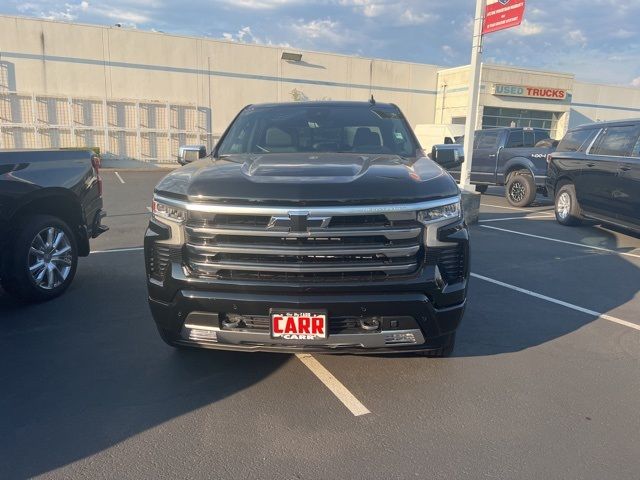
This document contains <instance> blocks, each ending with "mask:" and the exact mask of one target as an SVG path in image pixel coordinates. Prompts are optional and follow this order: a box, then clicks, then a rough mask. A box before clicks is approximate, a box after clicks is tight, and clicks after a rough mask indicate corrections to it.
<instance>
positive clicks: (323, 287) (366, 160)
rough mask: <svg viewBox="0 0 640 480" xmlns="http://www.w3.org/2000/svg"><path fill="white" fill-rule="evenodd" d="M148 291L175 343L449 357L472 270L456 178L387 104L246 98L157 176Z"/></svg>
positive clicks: (149, 239) (166, 336) (163, 329)
mask: <svg viewBox="0 0 640 480" xmlns="http://www.w3.org/2000/svg"><path fill="white" fill-rule="evenodd" d="M152 212H153V215H152V219H151V220H150V222H149V227H148V229H147V232H146V237H145V258H146V267H147V280H148V282H147V285H148V290H149V305H150V307H151V312H152V314H153V317H154V319H155V322H156V324H157V327H158V330H159V332H160V335H161V337H162V338H163V339H164V341H165V342H166V343H168V344H169V345H172V346H196V347H206V348H220V349H228V350H243V351H256V350H265V351H281V352H300V351H320V352H352V353H362V352H398V351H403V352H406V351H417V352H420V353H422V354H424V355H427V356H444V355H448V354H449V353H450V352H451V350H452V349H453V345H454V341H455V332H456V329H457V327H458V325H459V323H460V320H461V318H462V315H463V312H464V307H465V301H466V292H467V281H468V278H469V246H468V232H467V227H466V225H465V223H464V220H463V218H462V214H461V208H460V194H459V190H458V187H457V185H456V183H455V182H454V180H453V179H452V178H451V176H450V175H448V174H447V173H446V172H445V171H444V170H443V169H442V168H441V167H439V166H438V165H437V164H436V163H434V162H433V161H431V160H429V159H428V158H426V157H425V156H424V154H423V152H422V151H421V150H420V148H419V145H418V142H417V141H416V138H415V136H414V134H413V132H412V131H411V128H410V127H409V125H408V124H407V121H406V120H405V118H404V116H403V115H402V113H401V112H400V110H399V109H398V108H397V107H396V106H394V105H390V104H381V103H374V102H370V103H358V102H314V103H292V104H266V105H252V106H248V107H246V108H244V109H243V110H242V111H241V113H240V114H239V115H238V116H237V117H236V119H235V120H234V121H233V123H232V124H231V126H230V127H229V128H228V129H227V131H226V132H225V133H224V135H223V136H222V138H221V140H220V142H219V143H218V144H217V146H216V148H215V149H214V151H213V153H212V155H211V156H209V157H207V158H204V159H201V160H197V161H195V162H193V163H190V164H188V165H187V166H185V167H183V168H181V169H179V170H177V171H175V172H172V173H170V174H169V175H168V176H167V177H165V178H164V179H163V180H161V181H160V183H159V184H158V185H157V186H156V188H155V194H154V198H153V208H152Z"/></svg>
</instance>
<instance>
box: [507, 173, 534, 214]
mask: <svg viewBox="0 0 640 480" xmlns="http://www.w3.org/2000/svg"><path fill="white" fill-rule="evenodd" d="M505 188H506V191H505V197H506V198H507V202H509V204H510V205H513V206H514V207H528V206H529V205H531V204H532V203H533V201H534V200H535V199H536V191H537V188H536V182H535V181H534V179H533V177H532V176H531V172H529V170H516V171H515V172H511V173H510V174H509V176H508V178H507V184H506V186H505Z"/></svg>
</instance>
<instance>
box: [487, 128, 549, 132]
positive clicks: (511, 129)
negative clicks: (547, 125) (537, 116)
mask: <svg viewBox="0 0 640 480" xmlns="http://www.w3.org/2000/svg"><path fill="white" fill-rule="evenodd" d="M482 130H507V131H510V132H515V131H517V130H526V131H529V132H533V131H535V130H540V131H544V132H548V130H545V129H544V128H538V127H488V128H483V129H482Z"/></svg>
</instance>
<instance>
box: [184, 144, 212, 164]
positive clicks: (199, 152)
mask: <svg viewBox="0 0 640 480" xmlns="http://www.w3.org/2000/svg"><path fill="white" fill-rule="evenodd" d="M206 156H207V147H205V146H204V145H182V146H181V147H180V148H179V149H178V163H179V164H180V165H186V164H187V163H191V162H195V161H196V160H199V159H201V158H204V157H206Z"/></svg>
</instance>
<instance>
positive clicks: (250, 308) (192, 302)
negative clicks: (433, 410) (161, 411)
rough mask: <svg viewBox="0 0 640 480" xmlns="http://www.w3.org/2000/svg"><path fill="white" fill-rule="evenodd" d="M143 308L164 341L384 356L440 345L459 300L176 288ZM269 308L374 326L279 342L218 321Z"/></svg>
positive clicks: (452, 325)
mask: <svg viewBox="0 0 640 480" xmlns="http://www.w3.org/2000/svg"><path fill="white" fill-rule="evenodd" d="M461 287H462V285H461ZM463 288H464V287H463ZM149 305H150V307H151V311H152V314H153V317H154V319H155V321H156V325H157V327H158V330H159V332H160V334H161V336H162V337H163V338H164V339H165V340H166V341H167V342H168V343H174V344H180V345H188V346H196V347H203V348H216V349H224V350H241V351H278V352H325V353H372V352H380V353H389V352H400V351H416V350H430V349H437V348H439V347H441V346H442V344H443V342H444V341H445V339H446V338H447V335H448V334H451V333H452V332H454V331H455V330H456V328H457V327H458V325H459V324H460V320H461V319H462V315H463V312H464V308H465V301H464V300H463V301H462V302H461V303H459V304H456V305H452V306H449V307H443V308H436V307H434V305H433V304H432V303H431V302H430V301H429V299H428V297H427V296H426V295H425V294H421V293H387V294H374V295H368V294H364V295H363V294H348V293H346V294H334V295H299V296H290V295H286V296H283V295H259V294H242V293H232V292H215V293H214V292H203V291H195V290H182V291H180V293H179V294H178V295H177V296H176V298H175V299H174V301H173V302H171V303H164V302H161V301H158V300H153V299H149ZM272 307H277V308H278V309H283V310H287V311H310V310H318V309H323V310H326V311H327V312H328V313H329V317H328V320H329V322H330V325H331V322H332V319H335V318H352V319H356V318H371V317H376V318H378V319H379V320H380V328H379V329H377V330H376V331H364V330H363V331H356V330H354V329H351V330H347V331H345V332H340V333H335V334H334V333H330V334H329V335H328V337H327V338H326V339H322V340H286V341H285V340H281V339H274V338H271V334H270V332H269V330H268V329H266V330H250V329H243V328H240V329H226V328H225V324H224V323H223V321H222V319H223V318H224V315H225V313H223V312H231V313H234V314H240V315H244V316H247V317H249V316H258V317H262V318H268V315H269V310H270V308H272ZM218 312H220V313H218Z"/></svg>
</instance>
